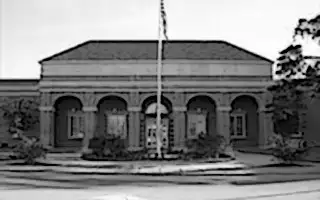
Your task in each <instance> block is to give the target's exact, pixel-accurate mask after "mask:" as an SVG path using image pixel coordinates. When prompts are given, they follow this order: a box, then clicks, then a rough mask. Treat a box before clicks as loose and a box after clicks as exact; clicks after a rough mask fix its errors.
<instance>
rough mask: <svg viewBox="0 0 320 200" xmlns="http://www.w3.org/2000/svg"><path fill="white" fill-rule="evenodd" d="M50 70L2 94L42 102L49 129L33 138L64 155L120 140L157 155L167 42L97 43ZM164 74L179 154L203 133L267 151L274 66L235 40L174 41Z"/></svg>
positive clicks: (44, 65) (4, 86)
mask: <svg viewBox="0 0 320 200" xmlns="http://www.w3.org/2000/svg"><path fill="white" fill-rule="evenodd" d="M40 64H41V77H40V79H39V80H2V81H1V86H0V95H1V96H2V97H4V96H10V97H12V98H15V97H21V96H22V97H23V96H25V97H27V96H28V98H36V99H38V100H39V101H40V104H41V106H40V124H39V126H37V127H36V129H35V130H32V131H30V133H29V135H36V136H39V137H40V139H41V140H42V141H43V142H44V143H45V144H48V145H51V146H53V147H56V148H59V147H71V148H79V147H81V146H83V145H84V144H87V142H88V140H89V139H90V138H92V137H94V136H101V135H105V134H107V133H110V134H119V135H120V136H121V137H122V138H124V139H125V140H126V142H127V147H128V149H131V150H136V149H140V148H142V147H144V146H146V147H150V148H153V147H155V146H154V145H155V138H154V133H155V123H156V120H155V119H156V118H155V117H156V115H155V112H156V91H157V82H156V68H157V67H156V66H157V41H149V40H148V41H87V42H84V43H82V44H79V45H77V46H75V47H72V48H70V49H67V50H65V51H62V52H60V53H57V54H55V55H53V56H51V57H48V58H46V59H43V60H41V61H40ZM162 75H163V76H162V80H163V83H162V86H163V95H162V107H161V110H162V129H163V142H164V145H165V146H166V147H167V148H168V150H169V151H170V150H172V151H173V150H180V149H182V148H183V147H184V144H185V141H186V139H188V138H194V137H196V136H197V134H199V133H200V132H203V133H208V134H213V135H215V134H221V135H224V136H225V137H226V138H227V139H234V140H235V141H236V142H235V144H236V146H239V147H247V146H250V147H251V146H256V147H258V146H264V145H265V143H266V140H267V137H268V135H269V134H271V133H272V132H273V123H272V120H271V116H270V115H269V114H266V113H265V106H266V105H267V104H268V103H269V102H270V101H272V96H270V94H269V93H268V92H267V91H266V87H267V86H268V85H270V84H271V83H272V61H270V60H268V59H266V58H263V57H262V56H259V55H257V54H255V53H252V52H250V51H248V50H245V49H243V48H240V47H238V46H236V45H233V44H230V43H228V42H225V41H202V40H195V41H193V40H192V41H191V40H190V41H170V42H168V43H165V45H164V61H163V73H162ZM5 126H6V125H5V124H2V126H1V128H0V130H2V131H1V132H3V133H4V132H5ZM2 138H5V137H4V134H3V136H2ZM3 140H4V139H3Z"/></svg>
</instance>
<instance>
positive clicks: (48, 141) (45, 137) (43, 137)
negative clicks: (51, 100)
mask: <svg viewBox="0 0 320 200" xmlns="http://www.w3.org/2000/svg"><path fill="white" fill-rule="evenodd" d="M39 110H40V141H41V142H42V144H43V145H45V146H50V147H53V146H54V108H53V107H52V106H41V107H39Z"/></svg>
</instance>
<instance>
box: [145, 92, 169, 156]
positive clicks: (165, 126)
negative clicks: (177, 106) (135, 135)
mask: <svg viewBox="0 0 320 200" xmlns="http://www.w3.org/2000/svg"><path fill="white" fill-rule="evenodd" d="M160 113H161V130H162V134H161V140H162V148H163V150H164V151H170V147H172V146H173V139H174V138H173V137H174V130H173V119H172V116H171V113H172V104H171V102H170V101H169V100H168V99H167V98H165V97H162V98H161V105H160ZM140 119H141V120H140V130H141V135H140V143H141V145H142V146H145V147H146V148H148V149H149V150H156V147H157V140H156V139H157V138H156V136H157V135H156V132H157V97H156V96H151V97H149V98H147V99H146V100H144V102H143V104H142V109H141V113H140Z"/></svg>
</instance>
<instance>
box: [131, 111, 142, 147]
mask: <svg viewBox="0 0 320 200" xmlns="http://www.w3.org/2000/svg"><path fill="white" fill-rule="evenodd" d="M140 111H141V108H140V107H129V108H128V112H129V129H128V144H129V146H128V149H129V150H130V151H135V150H139V149H140V145H139V143H140V141H139V140H140Z"/></svg>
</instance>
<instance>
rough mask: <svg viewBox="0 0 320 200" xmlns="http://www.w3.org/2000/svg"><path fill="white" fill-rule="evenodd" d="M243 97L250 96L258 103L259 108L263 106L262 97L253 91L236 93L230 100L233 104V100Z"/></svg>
mask: <svg viewBox="0 0 320 200" xmlns="http://www.w3.org/2000/svg"><path fill="white" fill-rule="evenodd" d="M241 97H249V98H252V99H254V101H255V102H256V104H257V105H258V109H260V108H262V107H263V104H262V99H261V98H260V97H259V96H258V95H256V94H253V93H237V94H236V95H234V96H232V97H231V100H230V102H231V105H232V102H234V101H235V100H236V99H238V98H241Z"/></svg>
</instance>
